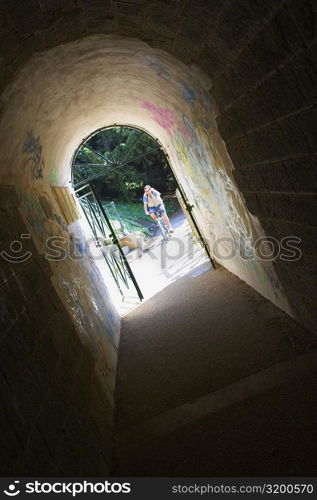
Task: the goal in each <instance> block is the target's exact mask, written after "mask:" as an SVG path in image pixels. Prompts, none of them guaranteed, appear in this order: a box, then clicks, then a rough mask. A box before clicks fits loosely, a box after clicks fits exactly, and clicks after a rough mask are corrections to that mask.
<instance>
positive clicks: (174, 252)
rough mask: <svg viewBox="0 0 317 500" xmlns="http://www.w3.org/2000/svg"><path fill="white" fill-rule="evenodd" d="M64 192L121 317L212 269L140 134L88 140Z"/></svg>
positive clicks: (176, 190) (106, 131)
mask: <svg viewBox="0 0 317 500" xmlns="http://www.w3.org/2000/svg"><path fill="white" fill-rule="evenodd" d="M150 184H151V186H154V187H151V189H150V190H149V192H150V193H151V196H150V198H148V196H147V195H146V194H145V192H144V186H149V185H150ZM72 185H73V189H74V191H75V193H76V196H77V199H78V201H79V204H80V206H81V208H82V211H83V214H84V215H85V218H86V220H87V222H88V224H89V227H90V229H91V235H92V236H93V237H94V240H95V244H96V246H98V247H99V249H100V253H101V254H102V256H103V257H104V260H105V262H106V265H107V270H108V272H109V271H110V276H109V277H110V278H112V284H115V285H116V289H117V290H116V289H114V292H116V291H119V293H120V294H121V298H122V301H124V304H120V307H119V310H120V311H121V312H124V313H126V312H127V311H128V310H131V309H132V308H133V307H134V303H135V299H136V298H137V297H138V299H139V300H140V301H142V300H144V299H148V298H150V297H151V296H153V295H154V294H155V293H157V292H158V291H160V290H162V289H163V288H164V287H166V286H168V285H169V284H170V283H172V282H173V281H175V280H176V279H179V278H180V277H182V276H184V275H186V274H187V273H189V272H191V271H194V270H195V269H196V268H197V267H199V266H200V271H198V270H196V271H195V272H196V274H197V273H199V272H200V273H201V272H206V271H208V270H210V269H211V268H212V267H214V263H213V261H212V259H211V256H210V253H209V251H208V248H207V245H206V244H205V242H204V239H203V236H202V234H201V231H200V229H199V227H198V224H197V222H196V220H195V218H194V215H193V214H192V207H191V206H190V205H189V203H188V201H187V200H188V198H187V197H186V193H185V192H184V188H183V186H180V184H179V183H178V181H177V179H176V176H175V173H174V172H173V170H172V168H171V165H170V164H169V161H168V158H167V155H166V153H165V151H164V150H163V148H162V145H161V144H160V142H159V141H158V139H157V138H156V139H155V138H154V137H152V136H151V135H150V134H149V133H147V132H145V131H144V130H142V129H140V128H137V127H132V126H131V125H129V126H128V125H114V126H110V127H106V128H101V129H98V130H97V131H95V132H93V133H92V134H90V135H89V136H88V137H87V138H85V139H84V140H83V141H82V143H81V144H80V146H79V147H78V149H77V150H76V152H75V154H74V157H73V160H72ZM157 189H159V190H160V191H157ZM152 193H153V194H152ZM163 200H164V201H163ZM150 205H151V206H150ZM184 212H185V213H184ZM171 223H172V225H171ZM176 226H177V228H176ZM199 243H200V246H199ZM202 248H203V249H204V250H202ZM99 256H100V255H99ZM136 259H137V260H138V262H137V261H136ZM101 269H102V268H101ZM107 282H108V284H109V281H108V280H107ZM131 300H132V302H131ZM129 302H130V304H129Z"/></svg>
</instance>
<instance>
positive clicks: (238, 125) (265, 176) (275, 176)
mask: <svg viewBox="0 0 317 500" xmlns="http://www.w3.org/2000/svg"><path fill="white" fill-rule="evenodd" d="M251 3H252V2H251ZM266 4H267V5H266ZM266 6H267V8H268V15H267V16H265V17H263V23H262V24H261V25H258V28H257V29H254V28H253V29H254V31H252V30H251V35H252V36H250V37H249V39H245V38H243V41H244V45H243V43H242V39H240V37H241V34H240V37H239V34H238V33H237V34H236V37H237V39H236V43H237V54H236V56H235V58H234V59H232V60H230V62H229V59H230V57H229V53H228V60H227V61H228V64H226V65H225V66H222V67H221V60H220V57H219V56H220V54H219V56H218V57H215V59H214V60H213V61H210V66H209V72H211V71H213V72H214V84H213V87H212V89H211V93H212V95H213V97H214V100H215V102H216V103H217V108H218V109H217V123H218V126H219V129H220V132H221V135H222V137H223V138H224V140H225V143H226V147H227V149H228V152H229V154H230V157H231V159H232V162H233V164H234V166H235V171H234V176H235V179H236V181H237V183H238V186H239V188H240V190H241V192H242V193H243V195H244V197H245V199H246V202H247V206H248V208H249V210H250V212H251V213H252V214H254V215H256V216H257V217H258V218H259V220H260V222H261V224H262V227H263V229H264V231H265V233H266V234H267V235H270V236H272V237H275V238H277V239H279V240H281V239H282V238H283V237H285V236H288V235H294V236H296V237H297V238H299V239H300V249H301V258H299V259H297V260H293V261H290V260H288V259H285V260H281V259H279V260H278V261H277V262H276V263H275V270H276V273H277V276H278V279H279V281H280V283H282V285H283V288H284V291H285V294H286V295H287V297H288V299H289V301H290V304H291V307H292V310H293V314H294V315H295V317H296V318H297V319H298V320H299V321H300V322H302V323H304V324H305V325H306V326H307V327H308V328H309V329H311V330H312V331H315V332H316V330H317V308H316V303H315V297H316V291H317V288H316V287H317V283H316V250H315V245H316V236H317V229H316V190H317V177H316V152H317V140H316V139H317V136H316V130H317V126H316V124H317V123H316V120H317V115H316V83H317V82H316V74H317V72H316V61H317V52H316V33H317V32H316V17H317V16H316V2H312V1H306V0H304V1H299V2H296V1H286V2H283V3H282V4H281V5H279V3H278V2H276V4H275V9H276V10H275V9H272V10H270V8H269V2H262V7H263V8H264V7H266ZM237 12H238V13H239V12H240V15H241V14H242V12H243V11H242V10H240V8H239V6H238V5H237ZM237 19H239V17H238V18H237ZM224 28H225V27H224ZM223 33H224V37H225V38H224V39H226V40H228V41H229V40H230V43H233V42H234V39H235V35H234V34H232V35H230V33H229V32H227V31H225V29H224V30H223ZM223 55H224V54H223Z"/></svg>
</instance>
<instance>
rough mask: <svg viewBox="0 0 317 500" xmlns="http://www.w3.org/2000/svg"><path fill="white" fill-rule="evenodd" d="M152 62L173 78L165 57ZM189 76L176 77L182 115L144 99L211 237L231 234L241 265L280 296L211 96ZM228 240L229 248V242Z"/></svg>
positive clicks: (164, 75)
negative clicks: (259, 250) (228, 158)
mask: <svg viewBox="0 0 317 500" xmlns="http://www.w3.org/2000/svg"><path fill="white" fill-rule="evenodd" d="M148 66H149V67H150V68H151V69H152V70H153V71H155V73H156V74H157V75H158V76H160V77H161V78H163V79H164V80H168V81H172V76H171V74H170V73H169V72H168V71H167V70H166V71H164V65H163V63H162V61H159V60H156V61H153V60H151V62H150V63H149V64H148ZM188 80H189V82H188V83H187V82H186V81H185V80H179V79H178V80H174V82H173V83H174V85H175V84H176V85H177V88H178V91H179V98H180V99H181V100H182V102H183V104H184V111H185V112H184V113H183V115H182V116H179V114H176V113H175V112H173V111H172V110H170V109H168V108H160V106H158V105H157V104H155V103H152V102H149V101H146V100H145V99H144V98H142V99H141V98H138V102H139V104H140V105H141V106H142V107H143V108H144V109H146V110H148V111H149V112H150V113H151V115H152V119H153V120H154V121H155V122H156V123H157V124H159V125H160V126H161V127H162V128H163V129H164V130H165V132H166V133H167V134H168V136H169V139H170V142H171V145H172V147H173V149H174V150H175V151H176V155H177V159H178V168H179V169H180V176H181V179H182V183H183V184H184V188H185V191H186V193H187V195H188V197H189V200H190V202H191V203H193V204H194V205H195V208H196V217H197V219H198V222H200V224H201V226H202V228H204V231H203V232H204V234H205V237H206V238H207V239H209V240H210V241H214V240H215V239H216V238H223V237H226V236H230V241H231V242H232V244H233V245H234V246H235V247H236V248H237V249H239V252H240V256H241V257H242V260H241V266H243V267H244V269H245V270H246V271H247V272H249V273H251V274H253V275H256V279H257V281H259V282H261V283H263V284H265V283H267V282H269V283H270V284H271V286H272V289H273V290H274V293H275V295H276V296H277V295H278V294H279V293H280V291H281V289H280V285H279V282H278V280H277V279H276V277H275V273H274V271H273V270H272V269H271V268H270V267H269V266H264V265H263V264H262V263H261V262H259V260H258V259H257V258H256V253H255V248H254V244H255V241H256V239H257V238H258V237H259V236H260V235H261V234H258V229H257V227H256V225H255V222H254V218H253V217H252V216H251V215H250V213H249V212H248V210H247V208H246V205H245V202H244V199H243V196H242V195H241V193H240V191H239V190H238V188H237V186H236V185H235V182H234V180H233V177H232V175H231V170H230V168H228V167H226V166H225V165H224V160H223V158H224V156H225V155H226V154H227V153H226V150H225V149H224V145H223V142H222V139H221V137H220V135H219V132H218V129H217V127H216V124H215V120H214V119H213V116H212V104H211V100H210V96H209V95H208V92H207V91H206V90H205V89H204V88H203V87H202V86H200V85H199V84H198V85H197V82H196V85H195V86H194V85H192V84H191V80H192V75H190V74H189V75H188ZM222 245H223V247H224V249H225V247H226V243H225V242H224V243H222ZM228 250H229V249H228Z"/></svg>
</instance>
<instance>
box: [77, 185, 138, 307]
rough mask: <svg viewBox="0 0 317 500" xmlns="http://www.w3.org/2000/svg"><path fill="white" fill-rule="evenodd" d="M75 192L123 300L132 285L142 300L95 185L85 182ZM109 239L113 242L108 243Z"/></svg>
mask: <svg viewBox="0 0 317 500" xmlns="http://www.w3.org/2000/svg"><path fill="white" fill-rule="evenodd" d="M75 193H76V196H77V198H78V201H79V203H80V205H81V207H82V209H83V212H84V214H85V217H86V219H87V221H88V224H89V226H90V229H91V231H92V234H93V237H94V239H95V243H96V246H97V247H99V248H100V250H101V253H102V255H103V257H104V259H105V261H106V263H107V266H108V268H109V271H110V273H111V275H112V277H113V279H114V281H115V283H116V285H117V287H118V290H119V292H120V294H121V296H122V300H124V298H126V297H127V294H128V291H131V287H133V288H134V289H135V291H136V292H137V295H138V297H139V299H140V301H142V299H143V295H142V292H141V290H140V287H139V285H138V283H137V281H136V279H135V277H134V275H133V272H132V270H131V267H130V265H129V263H128V261H127V259H126V256H125V254H124V251H123V249H122V247H121V245H120V242H119V240H118V237H117V234H116V230H115V227H114V226H113V225H112V223H111V221H110V218H109V216H108V214H107V212H106V210H105V209H104V207H103V206H102V203H101V202H100V200H99V199H98V198H97V196H96V193H95V191H94V188H93V186H92V185H91V184H89V183H88V184H85V185H84V186H81V187H79V188H77V189H76V191H75ZM109 239H110V240H111V243H110V244H106V243H107V242H109Z"/></svg>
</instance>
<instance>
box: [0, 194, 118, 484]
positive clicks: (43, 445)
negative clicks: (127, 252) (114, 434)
mask: <svg viewBox="0 0 317 500" xmlns="http://www.w3.org/2000/svg"><path fill="white" fill-rule="evenodd" d="M17 205H18V200H17V198H16V194H15V190H14V189H13V188H11V187H10V188H9V187H4V186H2V187H1V188H0V241H1V252H2V253H1V255H0V332H1V333H0V394H1V405H2V411H1V412H0V418H1V423H0V429H1V430H0V440H1V444H0V450H1V451H0V455H1V458H0V462H1V474H2V475H3V476H6V475H8V476H9V475H10V476H19V475H26V476H41V475H42V476H45V475H46V476H48V475H50V476H54V475H57V476H71V475H74V476H81V475H91V476H93V475H108V474H109V468H110V460H111V427H112V414H113V408H112V406H111V404H110V403H109V401H110V400H111V398H110V397H109V394H107V389H106V387H105V385H104V384H102V382H101V379H100V377H98V376H97V372H96V370H95V365H96V360H95V357H94V354H93V352H92V351H91V349H89V346H88V345H85V344H84V343H82V341H81V340H80V337H79V336H78V333H77V331H76V330H75V328H74V323H73V322H72V321H71V319H70V317H69V315H68V314H67V312H66V309H65V307H64V305H63V304H62V302H61V300H60V299H59V297H58V295H57V293H56V291H55V288H54V287H53V285H52V283H51V279H50V275H51V269H50V266H49V265H48V262H47V261H46V260H45V258H44V256H42V255H40V254H39V253H38V252H37V249H36V247H35V245H34V244H33V242H32V239H21V234H22V235H23V234H27V233H28V229H27V227H26V226H25V224H24V222H23V220H22V218H21V215H20V213H19V210H18V208H17ZM13 241H15V242H17V241H20V242H22V243H23V251H19V252H16V253H14V251H12V248H11V249H10V244H11V243H12V242H13ZM16 245H17V243H16ZM14 248H16V250H18V246H16V247H13V249H14ZM4 251H6V252H7V253H8V254H10V255H11V256H13V257H20V256H21V255H24V254H25V253H26V252H31V253H32V257H31V258H29V259H27V260H26V261H25V262H9V261H8V260H7V255H6V254H4V253H3V252H4ZM10 260H11V261H12V258H11V259H10Z"/></svg>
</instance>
